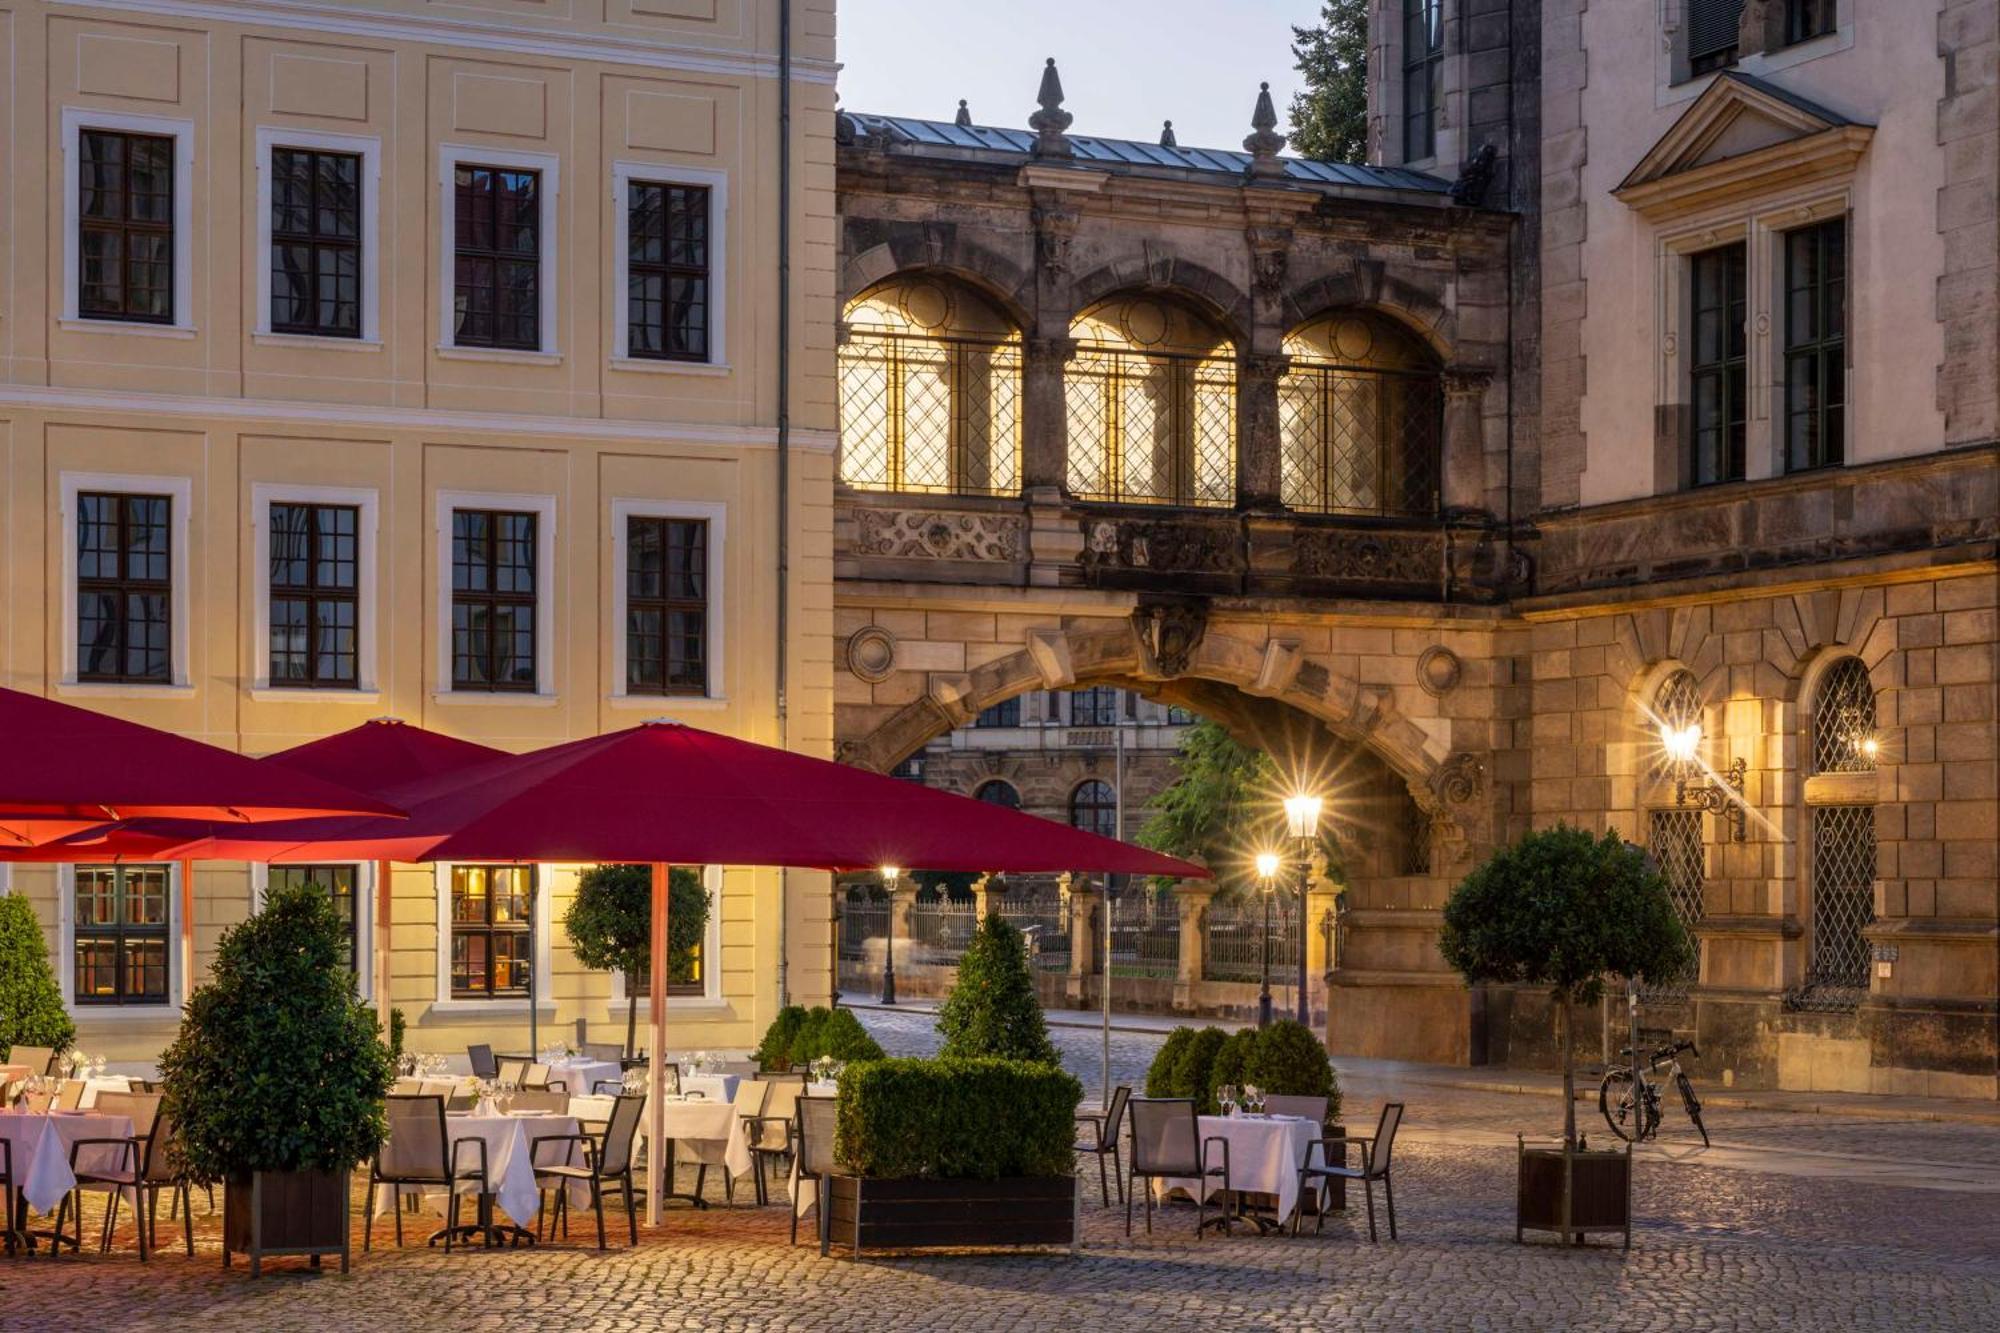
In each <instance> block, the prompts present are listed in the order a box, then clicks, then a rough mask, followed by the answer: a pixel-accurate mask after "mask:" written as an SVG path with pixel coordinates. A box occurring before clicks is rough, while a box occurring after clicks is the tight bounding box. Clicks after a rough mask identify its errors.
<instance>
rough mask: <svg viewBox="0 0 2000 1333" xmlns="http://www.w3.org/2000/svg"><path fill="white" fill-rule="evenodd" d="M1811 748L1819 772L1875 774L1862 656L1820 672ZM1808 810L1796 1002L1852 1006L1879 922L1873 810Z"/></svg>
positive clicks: (1862, 986)
mask: <svg viewBox="0 0 2000 1333" xmlns="http://www.w3.org/2000/svg"><path fill="white" fill-rule="evenodd" d="M1809 745H1810V752H1809V761H1810V764H1811V768H1810V772H1811V773H1812V774H1814V775H1817V774H1822V773H1867V772H1872V771H1874V768H1875V757H1876V744H1875V687H1874V686H1873V685H1872V684H1871V683H1870V682H1869V679H1868V668H1867V667H1866V666H1864V665H1863V664H1862V663H1861V661H1860V660H1859V659H1858V658H1853V657H1848V658H1843V659H1841V660H1840V661H1838V662H1835V663H1833V664H1832V665H1831V666H1829V667H1828V668H1827V670H1826V671H1825V673H1824V674H1822V675H1821V677H1820V680H1819V684H1818V686H1817V688H1815V689H1814V691H1813V696H1812V711H1811V728H1810V738H1809ZM1808 800H1811V792H1810V788H1809V789H1808ZM1806 815H1807V819H1806V825H1807V856H1808V858H1809V859H1808V862H1807V865H1808V868H1809V874H1810V877H1811V912H1810V923H1809V927H1808V929H1809V932H1810V940H1809V943H1810V946H1811V948H1810V952H1809V954H1808V962H1807V966H1806V985H1805V989H1804V990H1803V991H1802V992H1801V993H1800V994H1799V995H1797V996H1795V997H1793V1004H1794V1007H1797V1008H1808V1009H1820V1010H1825V1009H1851V1008H1853V1007H1855V1006H1856V1005H1858V1004H1860V1002H1861V1000H1862V998H1863V997H1864V996H1865V995H1866V994H1867V993H1868V962H1869V949H1868V940H1867V938H1866V936H1865V935H1864V934H1863V932H1864V931H1866V930H1867V928H1868V926H1869V924H1870V923H1872V922H1873V921H1874V920H1875V807H1874V806H1873V805H1872V804H1871V805H1832V804H1828V805H1819V804H1810V805H1808V807H1807V809H1806Z"/></svg>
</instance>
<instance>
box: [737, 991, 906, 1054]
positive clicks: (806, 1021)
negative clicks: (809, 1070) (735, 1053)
mask: <svg viewBox="0 0 2000 1333" xmlns="http://www.w3.org/2000/svg"><path fill="white" fill-rule="evenodd" d="M822 1055H829V1056H832V1057H833V1058H834V1059H836V1060H839V1061H841V1062H842V1063H846V1062H848V1061H852V1060H880V1059H881V1058H882V1056H883V1055H884V1051H883V1050H882V1047H881V1046H880V1045H879V1044H877V1042H876V1041H875V1039H874V1038H873V1037H871V1036H869V1035H868V1030H867V1029H866V1028H864V1027H862V1026H861V1020H860V1019H858V1018H856V1017H855V1016H854V1014H853V1013H852V1012H851V1011H849V1010H846V1009H828V1008H827V1007H826V1006H825V1005H815V1006H814V1007H813V1008H811V1009H802V1008H800V1007H799V1006H798V1005H795V1004H794V1005H787V1006H786V1007H785V1008H783V1009H780V1010H779V1011H778V1016H777V1017H776V1018H774V1019H772V1020H771V1026H770V1027H768V1028H765V1029H764V1040H763V1041H762V1042H761V1043H760V1044H759V1045H758V1047H757V1057H756V1058H757V1062H758V1064H760V1065H762V1066H763V1067H764V1068H765V1069H784V1068H787V1067H789V1068H792V1069H803V1068H804V1067H805V1066H807V1065H809V1064H811V1063H812V1062H813V1061H814V1060H817V1059H818V1058H819V1057H820V1056H822Z"/></svg>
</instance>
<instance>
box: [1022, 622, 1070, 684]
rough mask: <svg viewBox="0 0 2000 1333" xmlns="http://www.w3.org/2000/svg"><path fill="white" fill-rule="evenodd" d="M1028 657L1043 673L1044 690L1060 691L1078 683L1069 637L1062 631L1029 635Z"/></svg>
mask: <svg viewBox="0 0 2000 1333" xmlns="http://www.w3.org/2000/svg"><path fill="white" fill-rule="evenodd" d="M1028 656H1029V658H1030V659H1031V660H1032V661H1033V662H1034V664H1035V670H1036V671H1038V672H1040V673H1041V677H1042V688H1044V689H1050V690H1059V689H1062V688H1064V687H1065V686H1069V685H1074V684H1075V683H1076V667H1075V666H1074V665H1073V664H1072V663H1071V662H1070V656H1069V635H1067V634H1065V633H1063V632H1062V631H1061V630H1045V629H1038V630H1035V631H1034V632H1033V633H1031V634H1029V635H1028Z"/></svg>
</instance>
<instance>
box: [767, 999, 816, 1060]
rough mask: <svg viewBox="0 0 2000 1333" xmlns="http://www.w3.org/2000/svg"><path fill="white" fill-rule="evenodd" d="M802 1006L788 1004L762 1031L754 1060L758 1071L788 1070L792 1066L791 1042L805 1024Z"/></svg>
mask: <svg viewBox="0 0 2000 1333" xmlns="http://www.w3.org/2000/svg"><path fill="white" fill-rule="evenodd" d="M805 1021H806V1010H805V1006H804V1005H799V1004H788V1005H786V1006H785V1007H784V1008H782V1009H780V1010H779V1011H778V1016H777V1017H776V1018H774V1019H772V1020H771V1026H769V1027H767V1028H765V1029H764V1040H762V1041H760V1042H758V1043H757V1052H756V1056H755V1059H756V1061H757V1066H758V1068H760V1069H767V1070H768V1069H789V1068H791V1065H792V1042H793V1040H794V1039H795V1038H797V1037H798V1035H799V1028H800V1027H802V1026H803V1025H804V1024H805Z"/></svg>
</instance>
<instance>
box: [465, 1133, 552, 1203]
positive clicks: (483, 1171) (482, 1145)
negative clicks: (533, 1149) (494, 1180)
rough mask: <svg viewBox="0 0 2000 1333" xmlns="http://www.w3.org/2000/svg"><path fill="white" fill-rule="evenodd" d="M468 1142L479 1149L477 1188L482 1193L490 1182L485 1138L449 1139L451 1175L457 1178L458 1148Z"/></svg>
mask: <svg viewBox="0 0 2000 1333" xmlns="http://www.w3.org/2000/svg"><path fill="white" fill-rule="evenodd" d="M468 1143H470V1144H472V1145H473V1146H474V1147H476V1148H478V1149H479V1188H480V1191H481V1192H482V1193H483V1192H485V1190H486V1189H487V1187H488V1185H489V1184H490V1183H491V1178H490V1177H489V1176H488V1174H487V1162H486V1140H485V1139H478V1138H463V1139H453V1140H452V1141H451V1175H452V1179H454V1180H456V1179H457V1178H458V1150H459V1149H460V1148H463V1147H464V1146H465V1145H466V1144H468ZM532 1157H533V1154H532V1153H531V1154H530V1158H531V1160H532Z"/></svg>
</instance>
